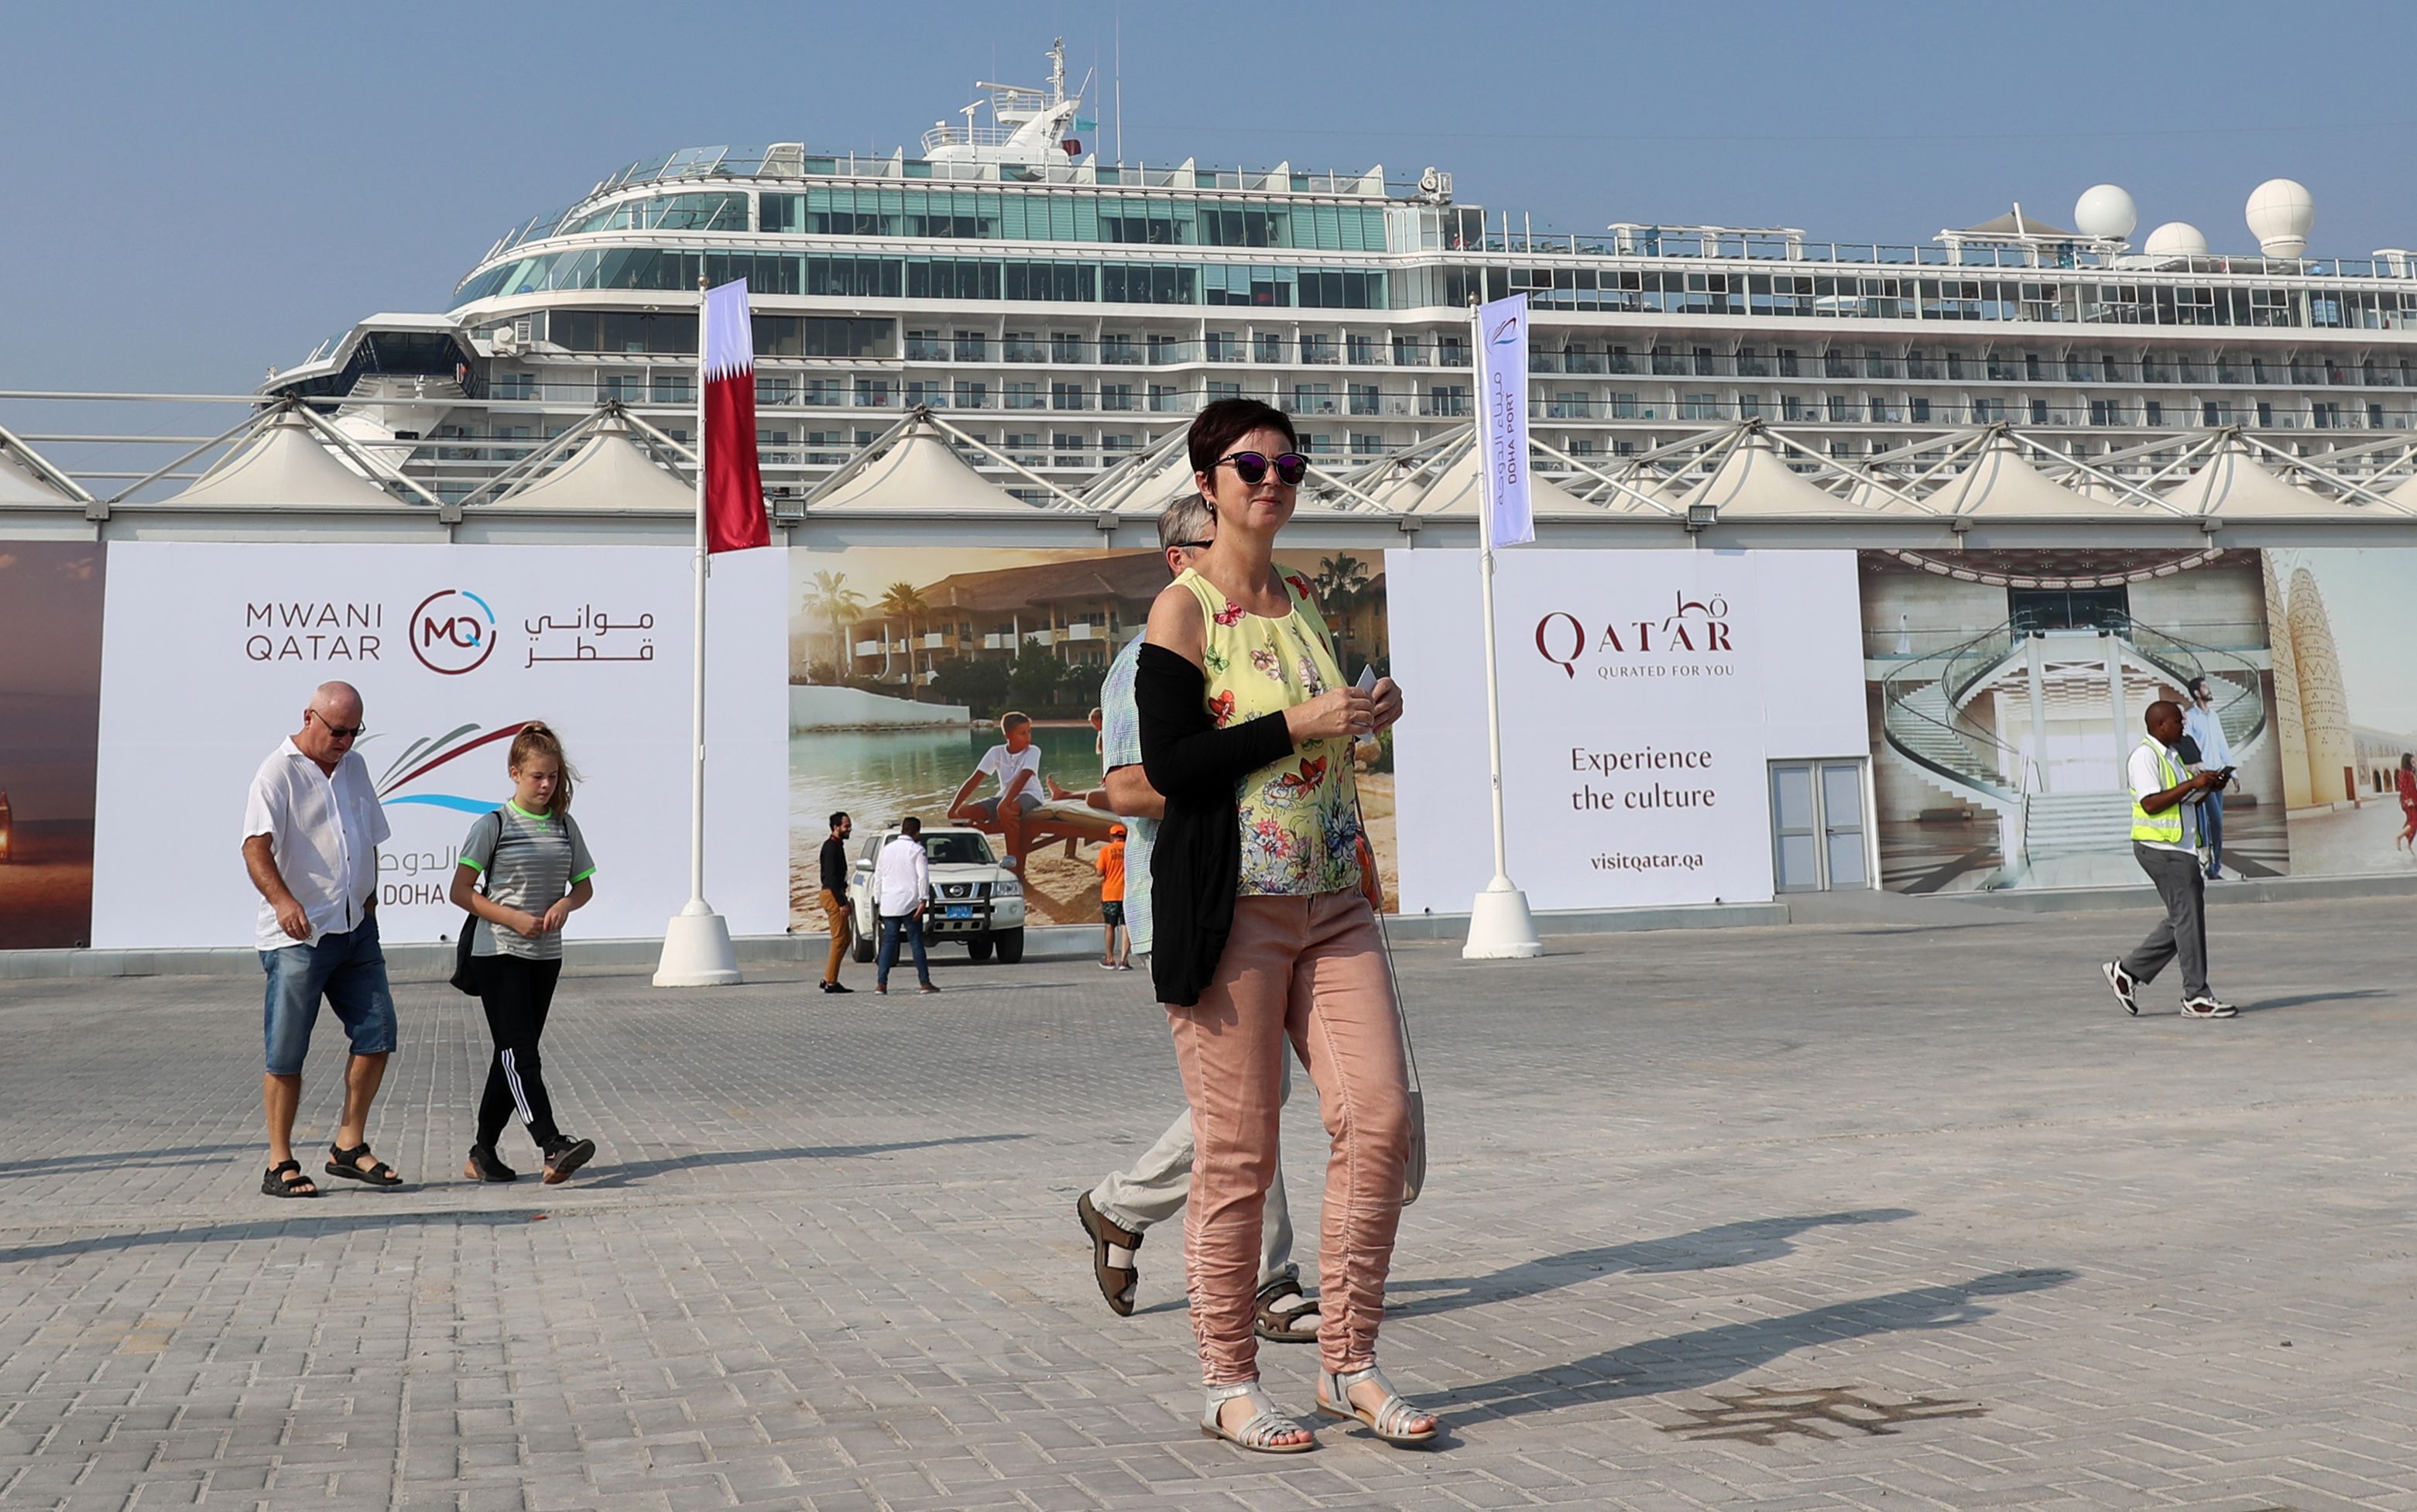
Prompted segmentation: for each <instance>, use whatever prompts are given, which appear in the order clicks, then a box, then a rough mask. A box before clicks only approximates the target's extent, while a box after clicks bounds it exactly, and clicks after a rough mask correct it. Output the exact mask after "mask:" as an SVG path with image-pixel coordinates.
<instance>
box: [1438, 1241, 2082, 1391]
mask: <svg viewBox="0 0 2417 1512" xmlns="http://www.w3.org/2000/svg"><path fill="white" fill-rule="evenodd" d="M2079 1278H2080V1274H2079V1273H2078V1272H2075V1271H2067V1270H2038V1271H1999V1272H1996V1273H1994V1274H1992V1275H1982V1276H1975V1277H1974V1278H1973V1279H1971V1280H1969V1281H1961V1282H1956V1283H1953V1284H1952V1285H1946V1286H1929V1287H1919V1288H1916V1289H1914V1290H1912V1291H1892V1292H1890V1293H1888V1294H1887V1295H1885V1296H1877V1297H1865V1298H1863V1299H1862V1300H1860V1301H1856V1302H1841V1303H1834V1304H1832V1305H1831V1306H1827V1307H1815V1308H1813V1309H1811V1310H1810V1311H1806V1312H1800V1313H1791V1314H1789V1315H1787V1316H1786V1317H1784V1318H1763V1319H1757V1320H1755V1321H1751V1322H1741V1323H1723V1324H1721V1325H1719V1326H1718V1327H1715V1328H1701V1329H1695V1330H1693V1331H1691V1332H1689V1333H1684V1334H1673V1335H1671V1336H1668V1337H1667V1338H1653V1339H1641V1340H1639V1341H1637V1342H1636V1343H1634V1344H1624V1345H1622V1346H1620V1347H1619V1349H1616V1350H1606V1351H1604V1352H1602V1353H1600V1354H1590V1355H1588V1356H1587V1357H1586V1358H1584V1359H1582V1360H1573V1361H1572V1362H1570V1363H1569V1364H1568V1365H1563V1366H1555V1367H1548V1368H1546V1369H1543V1370H1531V1371H1528V1372H1527V1373H1526V1374H1523V1375H1515V1376H1505V1377H1503V1378H1502V1379H1501V1380H1499V1381H1487V1382H1479V1383H1477V1384H1475V1385H1468V1386H1459V1387H1455V1388H1453V1389H1452V1390H1451V1391H1449V1392H1445V1393H1442V1394H1440V1395H1438V1396H1436V1397H1431V1398H1427V1399H1426V1401H1425V1402H1424V1405H1427V1406H1430V1407H1432V1408H1433V1409H1434V1410H1435V1411H1436V1412H1438V1413H1447V1414H1450V1415H1451V1416H1452V1419H1453V1427H1455V1428H1464V1427H1466V1426H1467V1424H1469V1423H1471V1422H1484V1421H1488V1420H1492V1419H1497V1418H1508V1417H1523V1416H1526V1415H1527V1414H1528V1413H1549V1412H1552V1411H1555V1410H1557V1409H1558V1408H1563V1407H1579V1406H1585V1405H1587V1404H1589V1403H1593V1402H1603V1401H1614V1400H1619V1399H1621V1398H1625V1397H1654V1396H1660V1395H1662V1394H1664V1393H1665V1392H1674V1391H1695V1390H1699V1389H1701V1388H1703V1387H1705V1386H1710V1385H1713V1384H1716V1383H1718V1382H1723V1381H1726V1380H1728V1379H1729V1378H1731V1377H1732V1376H1736V1375H1739V1374H1741V1373H1742V1372H1744V1371H1747V1370H1751V1369H1754V1368H1755V1367H1757V1366H1763V1365H1768V1364H1770V1363H1771V1361H1773V1360H1776V1359H1779V1358H1781V1357H1782V1356H1784V1355H1786V1354H1789V1353H1792V1352H1795V1351H1797V1350H1800V1349H1804V1348H1807V1347H1809V1346H1812V1345H1817V1344H1835V1343H1837V1342H1838V1341H1840V1340H1841V1339H1849V1338H1867V1337H1870V1336H1874V1335H1878V1334H1895V1333H1903V1332H1906V1331H1908V1330H1917V1329H1932V1328H1960V1327H1963V1326H1965V1325H1966V1324H1969V1323H1974V1322H1978V1321H1981V1320H1982V1319H1984V1318H1986V1317H1989V1316H1990V1315H1991V1313H1992V1312H1993V1311H1994V1310H1995V1309H1993V1308H1990V1307H1986V1306H1982V1303H1981V1299H1982V1298H1984V1297H2005V1296H2014V1295H2017V1294H2019V1293H2022V1292H2026V1291H2045V1290H2047V1289H2048V1288H2050V1287H2059V1286H2063V1285H2064V1284H2065V1283H2067V1282H2069V1281H2075V1280H2078V1279H2079Z"/></svg>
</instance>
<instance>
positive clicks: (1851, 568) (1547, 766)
mask: <svg viewBox="0 0 2417 1512" xmlns="http://www.w3.org/2000/svg"><path fill="white" fill-rule="evenodd" d="M1496 563H1497V565H1496V569H1495V573H1496V577H1495V597H1496V602H1497V605H1498V606H1499V623H1498V625H1497V632H1498V636H1499V640H1500V645H1501V661H1500V678H1501V703H1502V759H1503V771H1502V790H1503V806H1504V818H1505V824H1506V827H1507V829H1508V831H1509V835H1510V841H1509V847H1510V863H1511V875H1512V878H1513V880H1514V881H1516V882H1517V883H1518V884H1519V885H1520V886H1521V887H1522V888H1524V889H1525V890H1526V891H1527V893H1528V901H1529V902H1530V904H1532V905H1533V906H1534V907H1536V908H1539V909H1601V908H1629V907H1640V906H1654V905H1665V904H1673V903H1710V902H1713V901H1715V900H1722V901H1729V902H1737V901H1744V900H1759V899H1768V898H1770V897H1771V893H1772V844H1773V842H1772V832H1771V822H1770V810H1771V798H1770V791H1771V787H1770V784H1771V777H1770V765H1771V762H1772V761H1774V760H1781V759H1794V758H1806V759H1816V760H1817V759H1820V758H1824V757H1834V758H1839V759H1844V760H1860V759H1861V758H1862V756H1863V754H1864V750H1865V746H1864V741H1863V731H1862V695H1861V689H1860V687H1859V685H1858V682H1857V680H1856V675H1855V672H1856V664H1857V659H1856V654H1855V649H1856V619H1855V560H1854V556H1853V554H1852V553H1850V552H1820V551H1806V552H1785V551H1655V550H1646V551H1619V550H1610V551H1555V550H1535V549H1523V550H1520V551H1515V552H1506V553H1503V554H1502V555H1501V556H1499V557H1497V558H1496ZM1385 573H1386V579H1387V581H1388V583H1389V584H1390V585H1391V603H1392V605H1393V607H1394V611H1395V612H1394V615H1393V629H1392V641H1393V652H1394V659H1393V669H1394V676H1395V677H1396V678H1398V679H1399V680H1400V681H1401V683H1402V688H1403V695H1404V717H1403V723H1402V732H1401V741H1400V744H1399V746H1398V750H1399V753H1400V755H1399V782H1400V802H1401V810H1402V813H1403V815H1404V816H1405V817H1406V822H1405V823H1404V824H1403V825H1402V827H1401V880H1402V907H1403V908H1404V909H1405V910H1411V911H1415V910H1418V909H1430V910H1433V911H1436V912H1460V911H1464V910H1466V909H1467V908H1468V905H1469V900H1470V898H1472V897H1473V896H1474V895H1475V894H1476V893H1478V892H1479V891H1481V890H1482V889H1483V888H1484V887H1485V885H1486V883H1487V881H1488V880H1489V878H1491V876H1492V873H1493V849H1492V836H1491V833H1490V826H1489V821H1488V817H1487V804H1486V791H1487V781H1488V778H1487V770H1486V767H1487V762H1486V751H1485V719H1484V710H1483V705H1482V702H1481V701H1480V699H1481V697H1482V688H1483V686H1484V682H1483V679H1484V664H1483V657H1484V640H1483V637H1482V621H1481V619H1480V608H1479V587H1478V580H1477V564H1476V561H1475V554H1474V553H1471V552H1467V551H1437V550H1417V551H1389V552H1387V553H1386V554H1385Z"/></svg>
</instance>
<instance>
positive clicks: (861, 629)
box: [789, 547, 1398, 933]
mask: <svg viewBox="0 0 2417 1512" xmlns="http://www.w3.org/2000/svg"><path fill="white" fill-rule="evenodd" d="M1279 559H1280V560H1281V561H1282V562H1283V564H1284V565H1285V567H1287V568H1289V569H1291V570H1294V571H1297V572H1299V573H1301V574H1302V575H1303V576H1305V577H1307V578H1308V579H1310V581H1311V582H1312V583H1313V584H1314V585H1315V586H1316V588H1317V589H1318V591H1319V595H1320V598H1321V600H1322V602H1323V603H1324V604H1325V607H1326V614H1327V620H1328V624H1329V626H1330V629H1331V630H1332V632H1333V634H1334V636H1335V641H1336V649H1337V651H1338V653H1339V656H1340V659H1341V660H1342V662H1343V663H1344V667H1343V671H1344V675H1345V677H1352V676H1355V675H1357V673H1358V672H1359V670H1360V667H1361V664H1365V663H1368V662H1371V661H1373V662H1374V663H1375V664H1376V666H1377V668H1378V670H1379V671H1380V672H1382V671H1384V670H1386V669H1387V668H1388V666H1389V662H1388V661H1387V659H1386V658H1387V646H1386V640H1385V603H1384V580H1383V564H1382V562H1381V561H1380V560H1376V559H1372V558H1369V557H1355V556H1352V555H1350V554H1347V553H1343V552H1286V553H1282V554H1280V557H1279ZM789 576H790V603H789V611H790V619H789V681H790V690H791V730H790V737H789V804H790V817H791V834H790V920H791V927H792V928H793V929H795V930H797V931H798V932H800V933H813V932H818V931H820V929H821V928H822V927H823V915H822V908H821V904H820V901H819V879H818V877H819V874H818V869H817V855H818V853H819V851H820V848H821V846H822V842H823V839H824V836H825V835H826V834H827V832H828V828H827V822H826V821H827V818H828V815H830V814H831V813H832V812H834V811H840V810H844V811H845V812H847V813H849V814H851V815H853V816H855V817H856V820H857V826H858V836H859V846H860V844H861V840H862V837H863V836H864V834H865V833H866V832H867V831H869V830H870V829H872V828H873V827H874V826H875V825H877V824H878V825H888V824H894V823H895V822H896V821H897V820H898V818H900V817H903V816H904V815H906V814H915V815H918V816H920V817H922V818H923V820H924V822H925V823H926V824H935V823H944V822H951V821H949V820H947V819H945V818H944V817H943V816H945V815H946V814H947V812H948V807H949V802H950V798H951V797H952V796H953V795H954V794H955V793H956V791H957V789H958V787H959V786H960V785H961V784H962V783H963V782H964V781H965V778H966V777H967V776H968V775H969V774H971V773H972V771H974V768H975V766H976V764H977V763H978V762H979V761H980V759H981V756H982V754H983V753H984V752H985V751H987V750H988V749H990V747H992V746H994V745H996V744H998V743H999V741H1000V736H999V733H998V725H997V715H998V714H999V713H1000V712H1001V711H1003V710H1007V709H1010V708H1012V709H1016V710H1022V711H1024V712H1026V713H1028V714H1030V715H1031V716H1032V718H1033V721H1034V737H1035V741H1034V743H1035V744H1036V745H1037V746H1038V747H1039V748H1040V750H1041V776H1042V777H1043V778H1045V779H1048V780H1049V781H1051V782H1054V783H1056V784H1057V785H1059V786H1062V787H1064V788H1066V789H1068V790H1069V791H1071V792H1072V793H1073V794H1074V795H1076V797H1075V798H1074V799H1073V800H1072V801H1071V802H1069V803H1067V804H1065V805H1061V806H1060V807H1059V809H1058V813H1059V814H1060V815H1061V816H1062V817H1064V819H1065V821H1066V822H1065V823H1063V824H1062V825H1060V826H1058V827H1057V829H1058V831H1059V832H1057V833H1056V834H1055V835H1053V836H1052V837H1051V838H1050V839H1048V840H1046V841H1045V842H1044V843H1042V844H1040V845H1037V846H1036V847H1035V848H1033V850H1032V851H1031V853H1030V855H1029V856H1028V857H1027V861H1026V902H1027V905H1028V907H1029V909H1030V910H1031V917H1032V923H1034V924H1097V923H1098V922H1099V919H1100V878H1099V873H1098V871H1097V869H1096V859H1097V857H1098V854H1099V847H1100V839H1101V838H1102V837H1103V836H1104V831H1105V825H1106V824H1107V823H1109V822H1113V816H1110V815H1108V814H1106V813H1105V812H1104V811H1103V810H1101V809H1096V808H1094V809H1090V810H1089V812H1088V814H1087V815H1086V814H1085V813H1083V812H1081V810H1083V809H1085V808H1086V807H1087V805H1085V804H1084V802H1083V799H1084V796H1085V795H1088V794H1090V793H1092V792H1093V791H1095V790H1096V789H1098V788H1099V787H1100V784H1101V780H1102V771H1101V768H1100V758H1099V751H1098V744H1097V739H1096V736H1095V734H1094V732H1093V730H1092V727H1091V725H1090V723H1089V719H1088V716H1089V713H1090V711H1091V710H1092V709H1093V708H1094V707H1096V706H1097V704H1098V701H1099V700H1098V688H1099V680H1100V678H1101V676H1102V674H1103V673H1104V672H1105V670H1106V667H1107V664H1108V662H1109V661H1110V660H1111V659H1112V658H1113V657H1114V656H1115V654H1116V652H1117V650H1118V649H1121V648H1122V646H1123V645H1124V643H1125V642H1126V641H1127V640H1128V639H1130V638H1131V636H1132V635H1133V634H1138V632H1139V630H1140V627H1141V626H1142V624H1143V623H1144V622H1145V621H1146V619H1147V618H1148V611H1149V603H1150V601H1151V600H1152V599H1153V598H1155V597H1156V595H1157V593H1158V592H1159V590H1160V589H1161V588H1164V587H1165V585H1166V582H1167V575H1166V569H1165V565H1164V559H1163V557H1161V556H1160V555H1159V554H1158V553H1156V552H1152V551H1123V552H1099V551H1093V552H1084V551H1015V550H1001V549H996V548H962V549H950V548H931V547H853V548H849V549H846V550H844V551H837V552H830V551H814V550H807V549H799V550H795V551H792V552H791V553H790V573H789ZM1390 767H1391V762H1390V760H1387V761H1384V762H1380V763H1379V764H1378V769H1377V770H1375V771H1365V772H1362V773H1361V776H1360V791H1361V807H1362V810H1363V812H1364V813H1365V814H1366V816H1367V820H1368V830H1369V837H1370V841H1371V844H1372V845H1373V846H1374V848H1375V849H1376V856H1377V866H1378V871H1379V873H1380V875H1381V876H1382V877H1383V878H1385V882H1386V895H1387V897H1388V899H1389V900H1391V899H1393V898H1394V897H1396V896H1397V895H1398V873H1397V871H1396V869H1395V862H1394V854H1395V851H1394V845H1393V781H1392V775H1391V770H1390ZM996 790H997V788H996V784H995V783H992V782H990V781H989V780H987V779H985V780H984V781H983V782H982V783H981V784H980V785H979V786H978V787H976V788H975V790H974V792H973V794H972V795H971V796H972V797H973V799H975V800H977V801H978V800H980V799H982V798H986V797H990V796H993V795H995V794H996ZM955 822H962V821H955ZM992 843H993V846H994V848H998V847H999V845H1000V838H999V836H998V835H997V833H996V830H995V829H994V830H993V840H992Z"/></svg>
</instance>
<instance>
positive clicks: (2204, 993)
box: [2101, 699, 2239, 1018]
mask: <svg viewBox="0 0 2417 1512" xmlns="http://www.w3.org/2000/svg"><path fill="white" fill-rule="evenodd" d="M2147 724H2148V726H2149V736H2148V739H2147V740H2144V741H2141V742H2140V745H2139V748H2138V749H2137V750H2135V751H2134V752H2133V753H2132V759H2131V761H2130V762H2129V764H2128V766H2127V769H2126V770H2127V775H2128V777H2129V779H2130V786H2131V788H2132V854H2133V855H2134V856H2135V857H2136V858H2137V859H2138V861H2139V863H2140V869H2141V870H2142V871H2144V872H2147V873H2148V874H2149V880H2150V881H2151V882H2153V883H2155V884H2156V887H2157V895H2158V896H2159V897H2161V898H2163V899H2164V900H2165V904H2166V917H2165V919H2164V920H2163V921H2162V922H2161V923H2159V924H2158V925H2157V927H2156V928H2154V929H2151V931H2149V938H2148V939H2144V940H2142V941H2140V943H2139V945H2138V946H2137V947H2136V949H2134V950H2133V952H2132V954H2131V955H2126V956H2123V957H2122V958H2121V959H2120V960H2113V961H2108V962H2107V963H2106V964H2105V966H2104V967H2102V968H2101V970H2104V971H2105V973H2106V985H2108V986H2111V987H2113V988H2114V989H2115V996H2116V999H2117V1000H2119V1001H2121V1003H2122V1004H2123V1011H2124V1012H2126V1013H2129V1014H2134V1015H2136V1014H2138V1013H2139V1011H2140V1002H2139V997H2138V993H2139V989H2140V988H2141V987H2143V986H2145V985H2148V984H2149V983H2150V982H2151V981H2152V980H2154V979H2155V977H2156V974H2157V973H2158V972H2159V971H2162V970H2165V969H2166V962H2168V961H2170V960H2172V959H2173V958H2174V957H2175V956H2177V955H2179V956H2181V962H2182V1016H2183V1017H2184V1018H2230V1017H2233V1016H2235V1015H2236V1014H2238V1012H2239V1010H2238V1009H2236V1008H2234V1007H2233V1006H2232V1005H2231V1004H2230V1003H2228V1002H2225V1001H2222V1000H2219V999H2218V998H2217V997H2216V995H2215V994H2214V993H2212V992H2211V991H2209V990H2208V985H2207V877H2206V874H2205V873H2203V872H2201V871H2200V870H2199V863H2198V837H2197V834H2195V833H2193V827H2194V826H2195V825H2196V824H2197V818H2196V817H2194V816H2193V814H2192V812H2191V807H2190V805H2188V804H2187V803H2186V802H2185V801H2186V800H2187V799H2188V798H2189V797H2190V796H2191V795H2192V794H2194V793H2202V792H2210V791H2212V790H2214V789H2216V788H2219V787H2223V786H2224V784H2225V782H2226V780H2227V778H2229V777H2230V776H2231V772H2230V771H2199V772H2193V771H2190V770H2189V769H2187V768H2186V767H2184V766H2183V765H2182V762H2181V757H2179V756H2175V755H2174V751H2173V747H2174V742H2175V741H2178V740H2180V739H2181V734H2182V711H2181V706H2180V705H2179V704H2174V703H2169V702H2167V701H2166V700H2164V699H2159V700H2158V701H2157V702H2155V703H2152V704H2151V705H2150V706H2149V717H2148V720H2147Z"/></svg>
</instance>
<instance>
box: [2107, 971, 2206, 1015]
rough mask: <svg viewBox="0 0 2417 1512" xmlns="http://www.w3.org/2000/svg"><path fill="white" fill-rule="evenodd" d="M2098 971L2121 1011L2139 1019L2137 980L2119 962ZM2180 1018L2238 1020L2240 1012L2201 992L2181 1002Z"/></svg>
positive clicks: (2138, 985)
mask: <svg viewBox="0 0 2417 1512" xmlns="http://www.w3.org/2000/svg"><path fill="white" fill-rule="evenodd" d="M2098 970H2100V971H2101V972H2102V973H2104V974H2105V978H2106V985H2108V986H2110V987H2113V988H2114V989H2115V1000H2116V1001H2117V1002H2120V1003H2121V1004H2122V1005H2123V1011H2124V1012H2125V1013H2127V1014H2130V1015H2131V1016H2133V1017H2135V1018H2137V1017H2139V1016H2140V981H2139V978H2137V977H2136V976H2134V975H2133V974H2132V973H2131V972H2129V971H2126V970H2123V963H2122V962H2121V961H2108V962H2106V963H2105V964H2104V965H2102V966H2100V967H2099V968H2098ZM2182 1016H2183V1017H2184V1018H2238V1017H2240V1016H2241V1010H2240V1009H2238V1008H2235V1007H2234V1006H2232V1004H2230V1003H2228V1002H2225V1001H2223V1000H2220V999H2218V998H2217V997H2216V996H2215V994H2213V993H2212V992H2202V993H2200V994H2199V995H2198V996H2197V997H2194V998H2184V999H2183V1000H2182Z"/></svg>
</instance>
